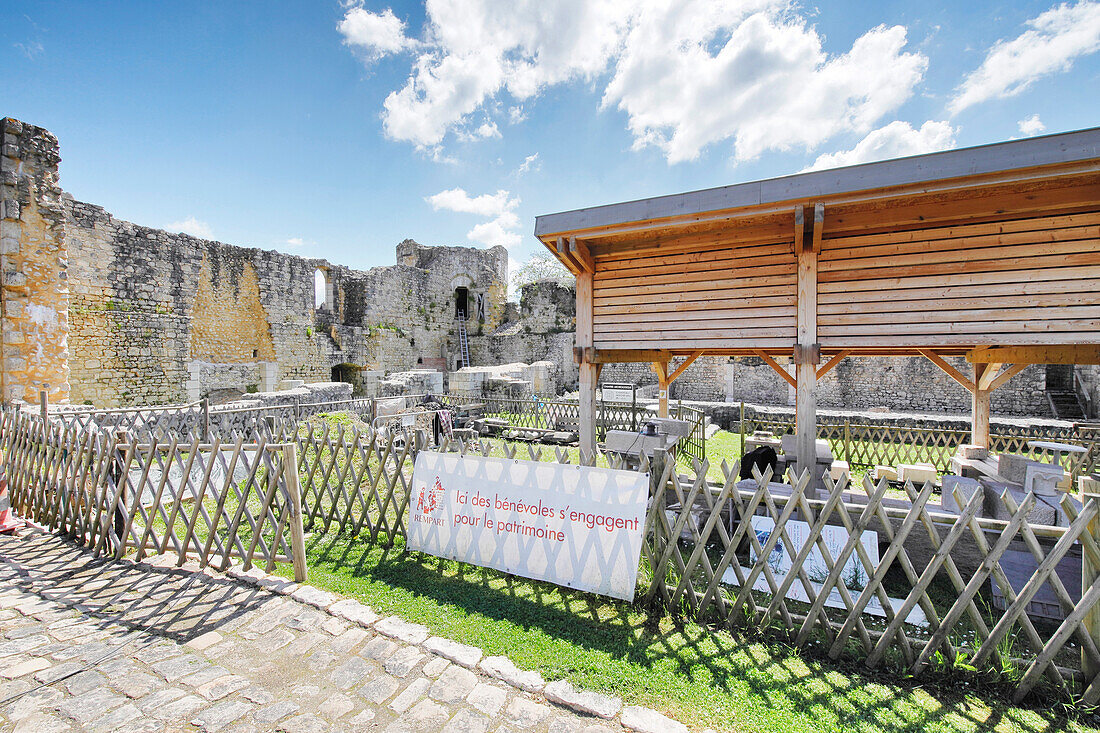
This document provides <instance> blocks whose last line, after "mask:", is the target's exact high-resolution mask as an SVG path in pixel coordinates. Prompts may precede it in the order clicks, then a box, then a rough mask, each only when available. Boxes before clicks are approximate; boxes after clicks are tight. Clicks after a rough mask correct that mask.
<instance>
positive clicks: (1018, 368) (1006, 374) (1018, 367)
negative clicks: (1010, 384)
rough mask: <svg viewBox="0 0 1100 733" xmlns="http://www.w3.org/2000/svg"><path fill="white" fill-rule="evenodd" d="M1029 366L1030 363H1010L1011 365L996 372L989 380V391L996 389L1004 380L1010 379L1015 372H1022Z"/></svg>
mask: <svg viewBox="0 0 1100 733" xmlns="http://www.w3.org/2000/svg"><path fill="white" fill-rule="evenodd" d="M1029 366H1031V365H1030V364H1012V365H1010V366H1009V367H1008V368H1007V369H1005V370H1004V371H1003V372H1001V373H1000V374H998V375H997V376H996V378H995V379H993V380H992V381H990V383H989V391H990V392H992V391H993V390H995V389H997V388H998V387H1000V386H1002V385H1004V383H1005V382H1007V381H1008V380H1010V379H1012V378H1013V377H1015V376H1016V375H1017V374H1019V373H1020V372H1022V371H1023V370H1024V369H1027V368H1028V367H1029Z"/></svg>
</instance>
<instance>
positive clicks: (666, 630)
mask: <svg viewBox="0 0 1100 733" xmlns="http://www.w3.org/2000/svg"><path fill="white" fill-rule="evenodd" d="M308 555H309V577H310V583H312V584H313V585H316V586H318V587H321V588H325V589H328V590H331V591H335V592H338V593H341V594H344V595H346V596H350V597H353V598H358V599H359V600H361V601H362V602H364V603H366V604H368V605H370V606H371V607H372V608H374V609H375V610H376V611H378V612H380V613H384V614H389V613H395V614H398V615H400V616H402V617H403V618H405V619H407V620H409V621H413V622H416V623H421V624H424V625H426V626H428V627H429V628H430V629H431V631H432V633H433V634H438V635H441V636H445V637H447V638H450V639H454V640H456V641H459V642H463V643H466V644H473V645H476V646H478V647H480V648H482V649H483V650H484V651H485V653H486V654H489V655H495V654H504V655H507V656H509V657H510V658H511V659H512V660H513V661H515V662H516V663H517V664H518V665H519V666H521V667H525V668H529V669H536V670H539V671H540V672H541V673H542V674H543V676H544V677H546V678H547V679H548V680H550V679H558V678H563V677H564V678H568V679H569V680H570V681H571V682H573V683H574V684H576V685H579V686H581V687H585V688H588V689H593V690H598V691H601V692H607V693H611V694H615V695H619V696H621V697H622V698H623V699H624V700H625V701H626V702H627V703H628V704H630V703H636V704H642V705H647V706H651V707H654V708H656V709H658V710H662V711H665V712H667V713H669V714H670V715H672V716H673V717H675V718H677V719H679V720H682V721H683V722H685V723H687V724H689V725H690V726H692V727H696V728H702V727H712V728H716V729H718V730H728V731H762V732H763V731H767V732H768V733H775V732H776V731H838V732H839V731H887V730H889V731H899V730H901V731H918V730H920V731H925V730H927V731H971V730H1001V731H1060V730H1065V731H1079V730H1081V731H1083V730H1092V729H1093V728H1091V727H1090V726H1092V725H1094V724H1095V722H1096V721H1095V720H1093V719H1091V718H1085V717H1081V716H1080V714H1078V713H1069V717H1067V715H1066V713H1064V708H1061V707H1058V708H1057V709H1051V708H1050V707H1049V706H1048V707H1047V708H1045V709H1026V708H1018V707H1014V706H1012V705H1010V704H1008V703H1006V702H1004V701H1002V700H1001V699H1000V698H998V697H997V696H996V695H997V688H995V687H991V686H990V683H989V681H988V679H986V680H982V681H979V680H977V679H976V678H975V677H973V676H970V675H968V674H967V673H963V672H958V673H954V672H945V673H942V674H937V675H928V676H925V677H922V678H921V679H920V680H912V679H905V678H902V677H899V676H898V675H896V674H889V673H883V674H880V675H870V674H867V673H865V672H864V671H862V668H860V667H857V666H855V665H852V664H845V663H836V662H831V661H828V660H825V659H817V658H815V651H814V649H807V650H803V651H802V652H801V653H800V652H798V651H796V650H794V649H793V648H791V647H789V646H786V645H784V644H780V643H777V642H775V641H772V640H767V639H766V638H765V637H764V636H757V635H755V634H749V635H747V636H741V635H730V634H729V633H726V632H718V631H714V630H711V629H707V628H703V627H701V626H699V625H697V624H694V623H692V622H690V621H684V620H676V619H673V618H670V617H668V616H667V615H658V616H651V615H649V614H647V613H645V612H644V610H641V609H639V608H637V607H634V606H631V605H629V604H625V603H620V602H615V601H608V600H607V599H603V598H598V597H596V596H593V595H589V594H584V593H579V592H575V591H570V590H568V589H564V588H558V587H557V586H553V585H550V584H546V583H540V582H534V581H527V580H524V579H521V578H516V577H510V576H506V575H504V574H502V573H498V572H496V571H493V570H487V569H484V568H477V567H472V566H469V565H463V564H461V563H456V562H452V561H448V560H442V559H439V558H434V557H429V556H425V555H422V554H420V553H408V552H403V551H402V550H401V548H400V546H399V547H396V548H393V549H389V550H387V549H384V548H382V547H378V546H369V545H367V544H365V543H364V542H363V540H359V539H355V540H353V539H349V538H346V537H336V536H332V535H328V536H324V535H317V536H313V537H311V538H310V540H309V542H308ZM280 572H283V573H287V574H289V572H290V569H289V567H280ZM930 685H938V686H930ZM979 685H980V686H981V688H980V689H981V690H982V692H981V693H980V694H979V693H978V692H975V691H974V690H975V689H977V688H978V686H979Z"/></svg>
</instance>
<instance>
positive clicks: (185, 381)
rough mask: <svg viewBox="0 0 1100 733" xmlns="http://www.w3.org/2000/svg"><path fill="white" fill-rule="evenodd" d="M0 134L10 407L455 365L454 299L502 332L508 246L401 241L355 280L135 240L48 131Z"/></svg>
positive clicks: (235, 250)
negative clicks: (66, 174)
mask: <svg viewBox="0 0 1100 733" xmlns="http://www.w3.org/2000/svg"><path fill="white" fill-rule="evenodd" d="M0 126H2V128H3V151H2V152H3V155H2V156H0V158H2V160H0V173H2V177H0V183H2V186H3V188H2V196H0V201H2V202H3V203H2V204H0V205H2V207H3V208H2V211H0V215H2V217H3V224H2V227H3V230H2V232H0V234H2V237H0V239H2V253H0V254H2V257H3V261H2V268H0V270H2V271H3V286H2V290H3V298H2V299H0V302H2V303H3V315H2V318H3V331H2V332H3V336H4V342H3V343H4V346H3V349H4V353H3V358H4V361H3V371H2V374H3V379H4V383H3V390H2V391H3V395H4V398H5V399H13V398H15V399H24V400H27V401H36V400H37V396H38V390H39V389H46V390H47V391H48V392H49V393H50V399H51V401H53V402H63V401H65V400H66V399H68V398H70V397H71V400H72V401H73V402H75V403H91V404H94V405H96V406H100V407H115V406H123V405H153V404H163V403H170V402H182V401H191V400H195V399H198V398H199V397H200V396H203V395H205V394H209V393H210V392H212V391H219V392H229V393H232V392H234V391H237V392H245V391H253V390H256V389H274V388H275V384H276V383H277V382H278V380H280V379H301V380H304V381H307V382H317V381H327V380H328V379H330V378H331V377H332V375H333V374H334V373H336V372H339V373H340V374H341V375H343V376H345V377H346V378H348V380H349V381H352V382H355V381H357V380H356V379H355V375H356V373H357V371H358V370H360V369H363V370H379V369H382V370H387V371H401V370H406V369H414V368H417V367H418V366H425V365H431V366H438V367H445V366H447V365H453V362H454V361H455V359H456V358H457V354H458V342H457V338H456V326H455V288H459V287H461V288H465V289H466V291H467V292H468V293H469V303H468V304H467V307H466V310H467V311H468V320H467V326H468V327H469V328H470V330H471V332H472V333H477V332H483V333H489V332H492V331H493V330H495V329H497V328H498V327H499V326H500V324H501V323H502V322H503V319H504V314H505V311H506V303H505V297H506V283H507V280H508V256H507V252H506V250H505V249H504V248H503V247H494V248H492V249H488V250H481V249H476V248H470V247H425V246H422V245H420V244H418V243H416V242H414V241H412V240H406V241H405V242H402V243H401V244H399V245H398V246H397V259H398V264H397V265H393V266H389V267H376V268H373V269H371V270H367V271H357V270H352V269H350V268H347V267H341V266H336V265H333V264H331V263H329V262H327V261H326V260H321V259H309V258H303V257H297V256H294V255H287V254H282V253H280V252H271V251H265V250H260V249H255V248H245V247H237V246H233V245H228V244H223V243H221V242H213V241H208V240H204V239H200V238H197V237H193V236H189V235H186V234H175V233H171V232H166V231H163V230H160V229H154V228H150V227H144V226H140V225H137V224H133V223H130V222H126V221H121V220H118V219H116V218H114V217H113V216H111V214H109V213H108V212H107V211H105V210H104V209H103V208H102V207H99V206H95V205H93V204H88V203H84V202H81V201H76V200H74V199H73V198H72V197H71V196H68V195H67V194H64V193H63V191H62V190H61V188H60V187H59V186H58V178H57V165H58V162H59V160H60V155H59V152H58V143H57V140H56V138H54V137H53V136H52V135H51V134H50V133H49V132H47V131H46V130H43V129H41V128H37V127H33V126H30V125H25V124H23V123H20V122H18V121H16V120H9V119H5V120H3V121H2V122H0ZM318 270H320V271H322V272H323V273H325V276H326V278H327V280H328V287H327V290H328V297H327V298H326V302H325V303H324V305H323V306H322V307H320V308H317V307H315V284H314V283H315V280H314V277H315V273H316V272H317V271H318ZM479 305H480V308H479V307H478V306H479ZM334 368H335V369H334ZM70 385H71V389H70Z"/></svg>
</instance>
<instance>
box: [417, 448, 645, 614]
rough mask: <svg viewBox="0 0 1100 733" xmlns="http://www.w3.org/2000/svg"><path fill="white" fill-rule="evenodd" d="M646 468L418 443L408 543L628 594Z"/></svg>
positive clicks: (592, 589)
mask: <svg viewBox="0 0 1100 733" xmlns="http://www.w3.org/2000/svg"><path fill="white" fill-rule="evenodd" d="M648 496H649V478H648V475H647V474H644V473H637V472H634V471H619V470H614V469H610V468H590V467H587V466H566V465H562V464H558V463H541V462H538V461H514V460H510V459H507V458H483V457H480V456H460V455H458V454H457V453H432V452H429V451H421V452H420V454H419V455H417V457H416V464H415V465H414V467H413V483H412V499H411V501H410V503H409V518H408V523H407V525H408V547H409V549H410V550H419V551H421V552H427V553H429V554H432V555H437V556H439V557H446V558H450V559H452V560H460V561H462V562H468V563H471V564H473V565H481V566H484V567H490V568H495V569H496V570H502V571H504V572H506V573H512V574H514V575H522V576H523V577H525V578H534V579H536V580H546V581H549V582H551V583H557V584H558V585H563V586H566V587H569V588H577V589H579V590H583V591H590V592H592V593H599V594H601V595H605V596H610V597H612V598H621V599H623V600H627V601H629V600H633V599H634V585H635V583H636V582H637V579H638V560H639V556H640V555H641V551H642V528H643V526H644V525H645V515H646V500H647V498H648Z"/></svg>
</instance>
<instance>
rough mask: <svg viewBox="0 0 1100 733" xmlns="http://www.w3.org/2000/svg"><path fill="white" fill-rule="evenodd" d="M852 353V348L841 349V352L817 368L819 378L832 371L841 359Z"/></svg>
mask: <svg viewBox="0 0 1100 733" xmlns="http://www.w3.org/2000/svg"><path fill="white" fill-rule="evenodd" d="M851 353H852V352H851V350H845V351H841V352H840V353H838V354H836V355H835V356H833V358H831V359H829V361H827V362H825V363H824V364H822V365H821V366H820V367H818V369H817V378H818V379H821V378H822V377H824V376H825V375H826V374H828V373H829V372H830V371H832V369H833V367H835V366H836V365H837V364H839V363H840V362H841V360H842V359H844V357H846V356H848V355H849V354H851Z"/></svg>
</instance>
